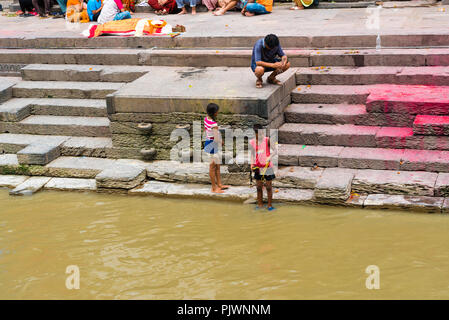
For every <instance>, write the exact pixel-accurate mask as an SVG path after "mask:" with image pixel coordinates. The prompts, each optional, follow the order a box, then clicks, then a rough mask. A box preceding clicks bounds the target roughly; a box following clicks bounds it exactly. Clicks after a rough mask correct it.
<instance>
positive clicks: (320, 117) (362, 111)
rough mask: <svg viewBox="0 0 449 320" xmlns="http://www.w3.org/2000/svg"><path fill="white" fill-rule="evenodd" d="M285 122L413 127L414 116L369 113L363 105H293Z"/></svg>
mask: <svg viewBox="0 0 449 320" xmlns="http://www.w3.org/2000/svg"><path fill="white" fill-rule="evenodd" d="M284 115H285V122H292V123H316V124H356V125H362V126H387V127H411V126H412V125H413V121H414V119H415V116H414V115H409V114H403V113H373V112H367V111H366V107H365V106H364V105H362V104H358V105H349V104H324V103H323V104H291V105H290V106H288V107H287V108H286V109H285V111H284Z"/></svg>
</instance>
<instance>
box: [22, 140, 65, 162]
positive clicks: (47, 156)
mask: <svg viewBox="0 0 449 320" xmlns="http://www.w3.org/2000/svg"><path fill="white" fill-rule="evenodd" d="M60 155H61V151H60V148H59V146H55V145H52V144H43V143H35V144H30V145H28V146H27V147H26V148H24V149H22V150H20V151H19V152H17V159H18V161H19V163H20V164H28V165H41V166H42V165H46V164H47V163H49V162H51V161H53V160H55V159H56V158H58V157H59V156H60Z"/></svg>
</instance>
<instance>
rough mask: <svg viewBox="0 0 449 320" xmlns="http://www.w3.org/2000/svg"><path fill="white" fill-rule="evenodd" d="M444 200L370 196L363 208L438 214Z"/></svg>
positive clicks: (385, 195)
mask: <svg viewBox="0 0 449 320" xmlns="http://www.w3.org/2000/svg"><path fill="white" fill-rule="evenodd" d="M443 201H444V198H437V197H425V196H406V195H387V194H370V195H368V197H367V198H366V200H365V203H364V206H365V208H368V209H393V210H394V209H396V210H407V211H412V212H413V211H416V212H427V213H440V212H441V209H442V206H443Z"/></svg>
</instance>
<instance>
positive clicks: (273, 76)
mask: <svg viewBox="0 0 449 320" xmlns="http://www.w3.org/2000/svg"><path fill="white" fill-rule="evenodd" d="M289 68H290V62H287V64H286V65H285V66H284V67H283V68H282V69H276V70H274V71H273V72H272V73H271V74H270V75H269V76H268V78H267V82H268V83H272V84H281V82H280V81H279V80H278V79H276V76H277V75H279V74H281V73H283V72H285V71H287V70H288V69H289Z"/></svg>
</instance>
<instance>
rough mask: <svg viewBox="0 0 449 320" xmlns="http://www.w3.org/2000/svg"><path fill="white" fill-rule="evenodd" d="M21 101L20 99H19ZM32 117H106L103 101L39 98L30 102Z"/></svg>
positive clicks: (104, 102)
mask: <svg viewBox="0 0 449 320" xmlns="http://www.w3.org/2000/svg"><path fill="white" fill-rule="evenodd" d="M21 100H22V99H21ZM31 108H32V113H33V115H47V116H80V117H106V116H107V112H106V101H105V100H104V99H57V98H51V99H46V98H41V99H33V100H32V102H31Z"/></svg>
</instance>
